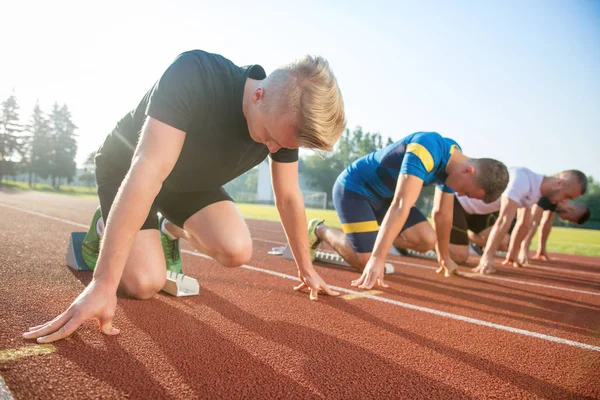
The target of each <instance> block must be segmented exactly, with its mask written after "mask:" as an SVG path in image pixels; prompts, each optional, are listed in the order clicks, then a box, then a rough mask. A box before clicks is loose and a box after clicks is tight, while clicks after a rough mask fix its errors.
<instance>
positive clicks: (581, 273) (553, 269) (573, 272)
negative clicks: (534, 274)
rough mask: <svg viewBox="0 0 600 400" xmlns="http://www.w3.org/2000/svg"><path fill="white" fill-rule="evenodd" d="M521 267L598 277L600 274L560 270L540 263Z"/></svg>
mask: <svg viewBox="0 0 600 400" xmlns="http://www.w3.org/2000/svg"><path fill="white" fill-rule="evenodd" d="M523 268H532V269H542V270H545V271H552V272H568V273H569V274H579V275H588V276H593V277H595V278H600V274H599V273H597V272H589V271H574V270H571V269H569V270H561V269H558V268H552V267H543V266H541V265H528V266H526V267H523Z"/></svg>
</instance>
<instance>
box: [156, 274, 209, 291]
mask: <svg viewBox="0 0 600 400" xmlns="http://www.w3.org/2000/svg"><path fill="white" fill-rule="evenodd" d="M162 291H163V292H165V293H169V294H170V295H171V296H175V297H183V296H195V295H197V294H199V293H200V284H199V283H198V280H197V279H194V278H192V277H191V276H187V275H184V274H178V273H177V272H173V271H167V281H166V282H165V286H163V288H162Z"/></svg>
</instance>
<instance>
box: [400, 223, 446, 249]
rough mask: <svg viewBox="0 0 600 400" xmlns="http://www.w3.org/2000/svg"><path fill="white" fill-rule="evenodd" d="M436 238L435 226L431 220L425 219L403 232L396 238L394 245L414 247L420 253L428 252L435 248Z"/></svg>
mask: <svg viewBox="0 0 600 400" xmlns="http://www.w3.org/2000/svg"><path fill="white" fill-rule="evenodd" d="M436 240H437V238H436V235H435V231H434V230H433V227H432V226H431V225H430V224H429V222H427V221H423V222H419V223H418V224H416V225H413V226H411V227H410V228H408V229H406V230H405V231H404V232H402V233H401V234H400V235H399V236H398V237H397V238H396V239H395V240H394V246H396V247H399V248H401V249H412V250H414V251H417V252H419V253H427V252H428V251H429V250H433V249H434V248H435V242H436Z"/></svg>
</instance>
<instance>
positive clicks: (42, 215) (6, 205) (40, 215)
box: [0, 203, 90, 229]
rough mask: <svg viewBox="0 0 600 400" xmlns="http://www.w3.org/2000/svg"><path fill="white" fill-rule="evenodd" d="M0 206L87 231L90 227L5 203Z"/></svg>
mask: <svg viewBox="0 0 600 400" xmlns="http://www.w3.org/2000/svg"><path fill="white" fill-rule="evenodd" d="M0 206H2V207H6V208H12V209H13V210H17V211H22V212H24V213H27V214H32V215H37V216H38V217H44V218H48V219H53V220H55V221H58V222H64V223H65V224H71V225H75V226H79V227H81V228H85V229H88V228H89V227H90V226H89V225H84V224H80V223H78V222H74V221H69V220H68V219H62V218H57V217H53V216H51V215H46V214H41V213H39V212H35V211H31V210H26V209H24V208H20V207H15V206H10V205H8V204H5V203H0Z"/></svg>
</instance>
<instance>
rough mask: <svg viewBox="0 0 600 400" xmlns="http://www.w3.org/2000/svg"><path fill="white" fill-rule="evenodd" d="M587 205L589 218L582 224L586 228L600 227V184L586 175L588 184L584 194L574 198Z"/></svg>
mask: <svg viewBox="0 0 600 400" xmlns="http://www.w3.org/2000/svg"><path fill="white" fill-rule="evenodd" d="M575 201H576V202H580V203H583V204H585V205H586V206H588V208H589V209H590V212H591V214H592V215H591V217H590V220H589V221H588V222H587V223H585V224H584V225H583V226H584V227H586V228H592V229H600V184H599V183H598V182H596V181H594V178H593V177H592V176H588V186H587V190H586V192H585V194H584V195H583V196H581V197H580V198H579V199H577V200H575Z"/></svg>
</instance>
